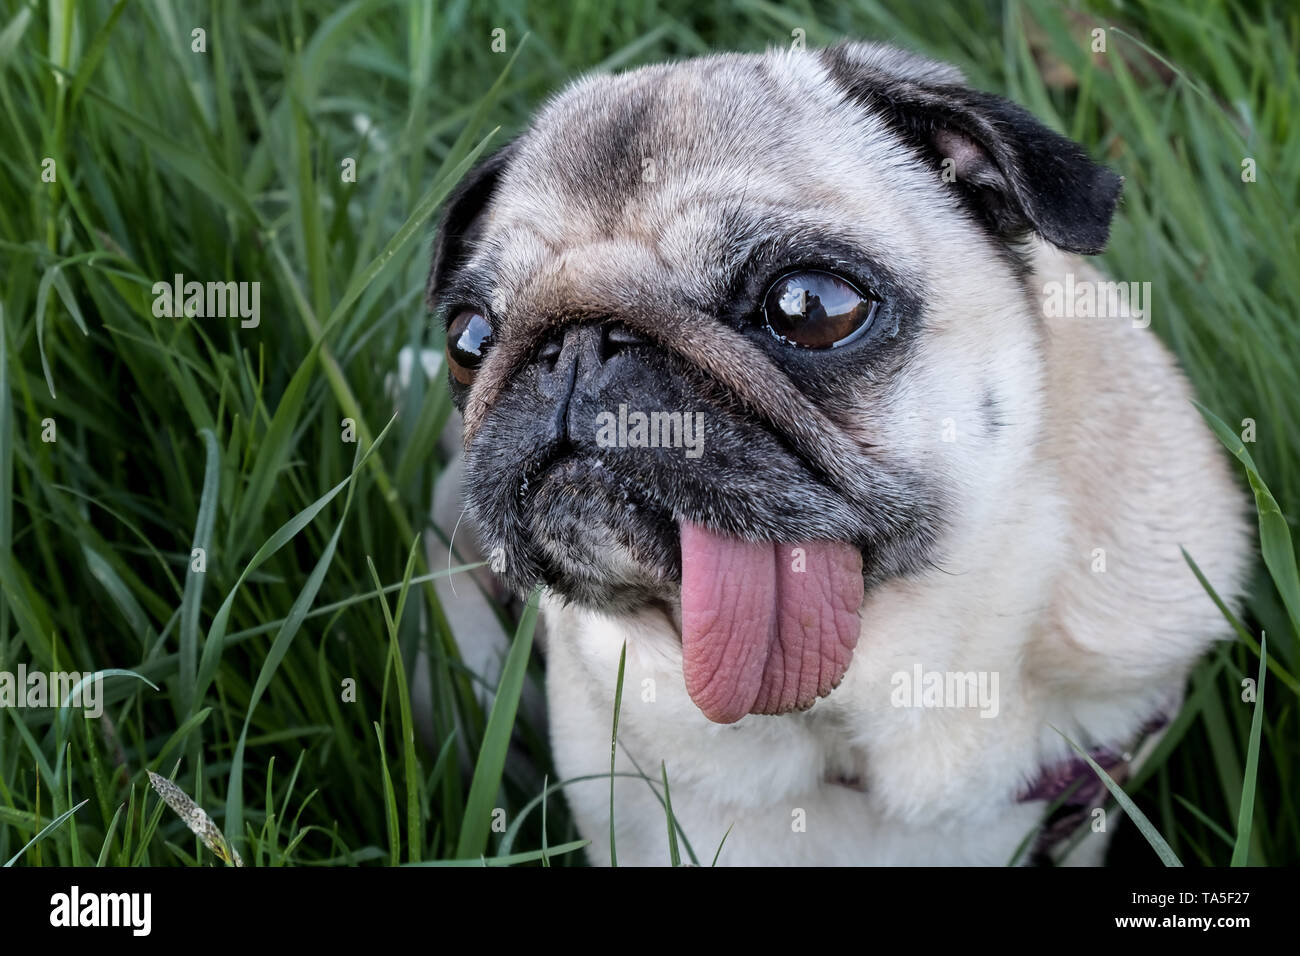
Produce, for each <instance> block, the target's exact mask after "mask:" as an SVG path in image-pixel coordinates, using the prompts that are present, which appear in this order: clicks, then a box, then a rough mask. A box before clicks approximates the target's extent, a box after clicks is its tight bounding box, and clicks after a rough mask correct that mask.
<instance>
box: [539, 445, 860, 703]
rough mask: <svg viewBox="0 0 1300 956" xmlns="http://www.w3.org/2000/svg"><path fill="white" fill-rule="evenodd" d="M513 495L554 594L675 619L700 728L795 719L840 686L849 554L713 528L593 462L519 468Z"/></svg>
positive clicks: (856, 605)
mask: <svg viewBox="0 0 1300 956" xmlns="http://www.w3.org/2000/svg"><path fill="white" fill-rule="evenodd" d="M520 492H521V494H524V495H526V497H527V510H526V515H527V517H528V521H529V523H530V526H531V527H532V528H533V531H534V536H535V541H536V543H537V545H538V548H539V550H540V551H541V552H542V553H543V555H544V556H545V558H546V559H547V560H548V562H549V563H550V564H551V565H552V568H551V569H550V573H548V575H547V576H548V577H549V578H551V580H552V581H553V582H556V583H558V584H559V585H560V589H561V590H565V589H567V590H568V591H569V592H570V593H571V594H576V595H578V596H581V593H582V591H583V589H584V588H589V587H595V586H600V587H602V588H604V589H605V590H606V602H605V603H606V604H607V605H608V604H617V603H619V602H620V601H623V600H627V599H630V598H631V596H632V595H635V594H639V595H640V596H641V597H642V601H641V603H660V604H666V605H667V606H668V607H669V608H670V612H671V610H672V609H675V608H680V614H679V615H674V614H673V613H669V614H668V618H669V620H670V621H673V622H674V624H678V623H679V624H680V634H679V636H680V638H681V641H682V658H683V669H684V673H685V679H686V689H687V692H688V693H689V694H690V696H691V699H692V700H693V701H694V702H695V704H696V706H697V707H699V709H700V710H701V712H702V713H703V714H704V715H705V716H706V717H708V718H709V719H710V720H712V721H714V722H716V723H724V724H727V723H733V722H735V721H737V720H739V719H741V718H742V717H744V716H746V715H747V714H783V713H788V712H791V711H797V710H805V709H807V708H808V707H810V706H812V704H813V703H814V702H816V700H817V699H818V698H820V697H824V696H826V695H827V694H829V693H830V692H831V691H832V690H834V689H835V687H836V686H838V684H839V682H840V680H841V679H842V678H843V676H844V673H845V671H846V670H847V669H848V666H849V663H850V662H851V660H852V656H853V649H854V647H855V645H856V643H857V640H858V634H859V631H860V627H861V624H860V618H859V609H860V607H861V605H862V601H863V597H864V586H863V576H862V553H861V551H860V550H859V548H858V547H857V546H856V545H853V544H850V543H847V542H842V541H789V542H783V541H750V540H745V539H742V538H739V537H735V536H732V535H729V534H726V533H723V532H721V531H718V530H714V529H711V528H710V527H708V526H707V525H706V524H705V523H702V522H700V521H699V520H698V516H686V515H683V514H680V513H678V511H677V509H675V508H674V507H672V506H669V505H667V504H665V503H663V502H662V501H659V500H658V499H657V498H656V496H655V495H654V494H653V493H651V492H650V491H649V490H648V489H647V488H646V487H645V486H644V485H642V484H641V483H639V482H637V481H635V480H634V479H632V478H630V477H628V476H626V475H624V474H621V473H619V472H616V471H615V470H614V469H612V468H611V467H609V465H608V463H607V462H606V461H604V460H602V459H601V458H600V457H597V456H593V455H589V454H587V455H573V454H569V455H565V456H562V457H559V458H557V459H552V460H551V461H549V462H545V463H542V464H541V467H537V468H532V469H526V471H525V477H524V479H523V481H522V482H521V488H520ZM557 515H558V516H561V517H560V518H557ZM693 518H695V519H696V520H693Z"/></svg>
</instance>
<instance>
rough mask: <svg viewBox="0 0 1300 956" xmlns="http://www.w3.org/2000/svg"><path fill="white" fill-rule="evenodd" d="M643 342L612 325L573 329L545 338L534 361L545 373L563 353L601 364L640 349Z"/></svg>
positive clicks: (623, 327)
mask: <svg viewBox="0 0 1300 956" xmlns="http://www.w3.org/2000/svg"><path fill="white" fill-rule="evenodd" d="M645 342H646V340H645V339H644V338H643V337H642V336H640V335H638V334H637V333H635V332H633V331H632V330H631V329H629V328H626V327H625V326H622V325H619V324H617V323H614V322H606V323H603V324H601V325H595V326H592V325H575V326H569V327H567V328H564V329H560V330H558V331H557V332H556V333H555V334H552V335H551V336H550V337H548V338H547V339H546V341H544V342H543V343H542V346H541V348H540V349H538V352H537V357H538V358H539V359H540V360H541V361H542V362H543V364H544V366H545V367H546V368H547V369H550V370H554V369H555V367H556V364H557V363H558V362H559V360H560V357H561V356H562V355H564V353H565V351H566V350H570V351H572V353H573V354H574V355H575V356H578V355H580V354H581V353H582V352H584V351H585V352H587V353H588V355H590V356H592V357H594V358H595V359H597V360H598V361H599V362H601V363H604V362H607V361H609V360H610V359H611V358H613V357H614V356H615V355H617V354H618V353H619V352H620V351H622V350H623V349H625V348H627V347H628V346H631V345H644V344H645ZM584 346H586V347H585V348H584Z"/></svg>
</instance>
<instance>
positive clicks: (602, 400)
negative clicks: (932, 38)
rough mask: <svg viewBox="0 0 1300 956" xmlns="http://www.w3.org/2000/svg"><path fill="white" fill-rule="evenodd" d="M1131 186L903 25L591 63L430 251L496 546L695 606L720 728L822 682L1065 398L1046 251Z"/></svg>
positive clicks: (689, 626) (599, 604)
mask: <svg viewBox="0 0 1300 956" xmlns="http://www.w3.org/2000/svg"><path fill="white" fill-rule="evenodd" d="M1119 189H1120V181H1119V179H1118V177H1117V176H1115V175H1114V174H1113V173H1111V172H1109V171H1107V170H1105V169H1104V168H1102V167H1099V166H1097V165H1095V164H1094V163H1093V162H1091V161H1090V160H1089V159H1088V158H1087V156H1086V155H1085V154H1084V152H1083V151H1082V150H1081V149H1080V148H1079V147H1078V146H1076V145H1075V144H1073V143H1072V142H1070V141H1068V140H1066V139H1063V138H1062V137H1060V136H1058V135H1057V134H1055V133H1053V132H1051V131H1050V130H1048V129H1047V128H1045V127H1044V126H1042V125H1041V124H1040V123H1038V122H1037V121H1036V120H1034V119H1033V118H1032V117H1031V116H1030V115H1029V114H1028V113H1026V112H1025V111H1024V110H1022V109H1020V108H1019V107H1017V106H1015V105H1013V104H1011V103H1009V102H1006V101H1005V100H1002V99H999V98H997V97H994V96H991V95H989V94H986V93H981V92H978V91H976V90H973V89H970V88H969V87H968V86H966V85H965V84H964V82H963V80H962V78H961V76H960V74H958V73H957V71H955V70H954V69H953V68H951V67H947V66H943V65H941V64H936V63H933V62H931V61H928V60H924V59H922V58H919V57H916V56H913V55H910V54H906V53H902V52H900V51H897V50H894V49H891V48H887V47H880V46H874V45H864V44H849V45H841V46H838V47H834V48H830V49H826V50H821V51H817V52H789V53H783V52H773V53H768V54H763V55H724V56H713V57H707V58H703V59H698V60H689V61H686V62H683V63H679V64H675V65H668V66H656V67H648V68H643V69H639V70H635V71H633V72H629V73H626V74H622V75H617V76H595V77H589V78H586V79H583V80H581V81H579V82H577V83H576V84H574V85H573V86H571V87H570V88H569V89H567V90H566V91H565V92H563V93H561V94H560V95H559V96H558V97H556V98H555V99H553V100H552V101H551V102H550V103H549V104H548V105H547V106H546V107H545V108H543V109H542V110H541V112H540V114H539V115H538V116H537V118H536V120H535V122H534V123H533V124H532V126H531V127H530V128H529V129H528V130H527V131H526V132H525V133H524V134H523V135H522V136H520V137H519V138H518V139H517V140H515V141H514V142H512V143H511V144H509V145H508V146H506V147H505V148H503V149H501V150H500V151H499V152H497V153H496V154H495V155H493V156H492V157H491V158H489V159H488V160H486V161H484V162H483V163H482V164H481V165H480V166H479V167H478V168H477V169H476V170H474V171H473V172H472V173H471V174H470V175H469V176H468V177H467V178H466V180H465V181H464V183H463V184H462V185H461V187H460V188H459V190H458V191H457V193H456V194H455V195H454V196H453V197H452V199H451V200H450V202H449V204H448V207H447V210H446V212H445V214H444V217H443V221H442V224H441V227H440V229H439V233H438V236H437V239H436V242H435V249H434V256H433V264H432V268H431V272H430V277H429V297H430V303H431V305H433V306H434V307H435V308H437V309H438V310H439V312H440V314H441V315H442V316H443V317H444V320H445V322H446V323H447V342H448V365H449V369H450V373H451V389H452V394H453V397H454V400H455V402H456V404H457V406H458V407H459V408H461V410H462V411H463V413H464V420H465V434H464V438H465V448H466V460H465V495H466V505H467V511H468V515H469V517H470V519H471V520H472V522H473V524H474V525H475V526H476V527H477V529H478V531H479V533H480V535H481V537H482V539H483V544H484V546H485V550H490V551H492V552H493V553H494V555H495V556H496V558H497V562H496V563H497V566H499V567H501V568H502V569H503V572H502V573H503V574H504V575H505V577H506V578H507V580H508V581H509V582H510V583H511V584H512V586H513V587H515V588H516V589H519V590H526V589H528V588H529V587H531V586H532V585H534V584H536V583H539V582H540V583H543V584H545V585H546V586H547V587H549V588H551V589H552V590H553V591H554V592H556V593H557V594H559V595H561V596H563V597H565V598H567V599H570V600H572V601H576V602H580V603H582V604H584V605H587V606H591V607H594V608H599V609H603V610H606V611H609V612H611V613H618V612H626V611H629V610H634V609H638V608H641V607H644V606H646V605H648V604H659V605H662V606H664V607H666V608H669V609H670V611H671V613H672V614H673V615H675V614H676V611H677V610H678V609H680V626H681V629H682V638H683V654H684V663H685V671H686V680H687V685H688V689H690V691H691V694H692V697H693V699H694V700H695V701H696V703H697V704H699V705H700V707H701V709H702V710H703V711H704V712H705V714H706V715H708V716H709V717H711V718H712V719H714V720H719V721H731V720H736V719H738V718H739V717H740V716H743V715H744V714H746V713H780V712H784V711H788V710H793V709H799V708H804V707H807V706H809V705H810V704H811V703H812V702H813V701H814V700H816V699H817V697H818V696H822V695H824V694H826V693H828V692H829V691H830V690H831V689H832V688H833V687H834V686H835V684H836V683H837V682H838V681H839V679H840V677H841V676H842V675H843V673H844V670H845V668H847V666H848V662H849V660H850V658H851V655H852V649H853V645H854V643H855V642H856V640H857V635H858V632H859V629H860V621H859V618H858V610H859V607H860V606H861V604H862V600H863V595H864V593H865V591H866V590H867V589H870V588H871V587H873V586H874V585H876V584H878V583H879V582H881V581H884V580H887V579H889V578H893V577H896V576H900V575H906V574H909V573H912V572H915V571H917V570H918V569H921V568H923V567H925V566H927V565H932V564H934V563H935V562H936V561H937V560H939V559H940V558H941V551H942V543H943V540H944V536H945V535H946V534H949V533H952V531H953V529H954V528H956V529H959V530H960V529H966V530H971V529H974V530H977V529H978V522H979V514H980V512H981V509H982V508H984V507H985V506H986V505H987V502H988V501H989V500H990V499H989V498H988V496H989V495H995V494H996V493H997V490H998V488H999V487H1000V483H1005V482H1008V481H1011V480H1013V478H1014V470H1015V467H1016V464H1017V462H1018V460H1019V455H1020V454H1021V449H1023V447H1024V446H1025V444H1026V443H1028V442H1032V441H1033V440H1034V438H1035V435H1036V431H1037V428H1038V419H1039V406H1040V401H1041V399H1040V394H1039V389H1040V387H1041V359H1040V352H1039V336H1040V335H1041V330H1040V329H1039V328H1038V325H1037V323H1036V321H1035V318H1034V316H1035V314H1036V312H1037V309H1036V308H1035V307H1034V305H1033V301H1032V298H1031V294H1030V292H1029V291H1028V289H1027V286H1026V278H1027V272H1028V266H1027V262H1028V259H1029V257H1030V255H1031V250H1032V248H1033V246H1034V244H1035V243H1041V242H1046V243H1050V244H1052V245H1055V246H1057V247H1059V248H1061V249H1064V250H1067V251H1072V252H1080V253H1094V252H1097V251H1099V250H1100V249H1101V248H1102V246H1103V245H1104V243H1105V241H1106V237H1107V232H1108V229H1109V222H1110V218H1111V214H1112V212H1113V209H1114V206H1115V202H1116V200H1117V197H1118V194H1119ZM958 438H961V439H962V440H958ZM674 619H676V618H675V617H674Z"/></svg>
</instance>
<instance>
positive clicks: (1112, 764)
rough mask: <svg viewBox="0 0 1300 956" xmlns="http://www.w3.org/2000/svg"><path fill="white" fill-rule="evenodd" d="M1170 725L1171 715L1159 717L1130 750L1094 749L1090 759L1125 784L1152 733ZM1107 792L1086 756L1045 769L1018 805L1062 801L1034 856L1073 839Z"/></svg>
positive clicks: (1047, 823) (1091, 750) (1139, 736)
mask: <svg viewBox="0 0 1300 956" xmlns="http://www.w3.org/2000/svg"><path fill="white" fill-rule="evenodd" d="M1168 723H1169V717H1168V715H1167V714H1163V713H1162V714H1157V715H1156V716H1154V717H1152V718H1150V719H1149V720H1147V722H1146V723H1144V724H1143V725H1142V727H1141V729H1140V730H1139V731H1138V733H1137V739H1136V740H1135V741H1134V744H1133V746H1132V747H1131V748H1129V749H1128V750H1124V751H1119V750H1116V749H1115V748H1113V747H1090V748H1088V756H1089V757H1091V758H1092V759H1093V760H1094V761H1096V763H1097V766H1099V767H1101V769H1103V770H1105V771H1106V773H1107V774H1109V775H1110V777H1111V779H1112V780H1114V781H1115V782H1116V783H1119V784H1123V783H1124V781H1126V780H1127V779H1128V776H1129V771H1130V770H1131V767H1130V764H1131V763H1132V761H1133V755H1134V754H1136V753H1137V751H1138V750H1139V749H1140V748H1141V746H1142V745H1143V744H1144V743H1145V742H1146V741H1147V739H1148V738H1149V737H1150V736H1151V735H1152V734H1154V733H1156V732H1157V731H1159V730H1162V729H1163V728H1164V727H1165V726H1167V725H1168ZM1107 792H1108V791H1107V790H1106V785H1105V784H1104V783H1103V782H1102V780H1101V777H1099V776H1097V774H1096V772H1095V771H1094V770H1093V769H1092V767H1090V766H1088V762H1087V761H1086V760H1084V759H1083V758H1082V757H1068V758H1066V759H1065V760H1062V761H1060V762H1059V763H1055V764H1052V765H1051V766H1049V767H1044V768H1043V769H1042V771H1041V772H1040V773H1039V775H1038V779H1036V780H1035V781H1034V783H1033V784H1032V785H1031V786H1030V787H1029V788H1028V789H1026V790H1024V791H1023V792H1022V793H1021V794H1020V796H1018V797H1017V798H1016V802H1017V803H1033V802H1034V801H1036V800H1046V801H1047V802H1048V803H1054V802H1056V801H1057V800H1061V805H1060V807H1058V808H1057V810H1056V812H1054V813H1053V814H1052V815H1051V817H1049V818H1048V820H1047V821H1046V823H1045V825H1044V827H1043V831H1042V832H1041V833H1040V834H1039V836H1038V840H1037V842H1036V843H1035V844H1034V853H1033V855H1034V857H1035V858H1038V859H1043V858H1044V857H1045V856H1046V854H1047V853H1048V852H1049V851H1050V850H1051V849H1052V848H1054V847H1055V846H1057V845H1058V844H1060V843H1062V842H1063V841H1064V840H1065V839H1066V838H1067V837H1069V836H1070V834H1071V833H1073V832H1074V831H1075V829H1076V828H1077V827H1078V826H1079V824H1081V823H1082V822H1083V821H1084V820H1085V819H1086V818H1087V816H1088V814H1089V813H1090V812H1091V811H1092V810H1093V809H1094V808H1095V807H1099V806H1101V805H1102V804H1103V803H1104V802H1105V798H1106V794H1107Z"/></svg>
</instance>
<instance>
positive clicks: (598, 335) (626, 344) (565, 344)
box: [537, 322, 646, 443]
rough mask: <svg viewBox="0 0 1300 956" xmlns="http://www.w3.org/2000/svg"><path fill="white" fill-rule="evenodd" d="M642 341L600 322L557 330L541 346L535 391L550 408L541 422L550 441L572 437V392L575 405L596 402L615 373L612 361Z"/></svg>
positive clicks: (624, 328)
mask: <svg viewBox="0 0 1300 956" xmlns="http://www.w3.org/2000/svg"><path fill="white" fill-rule="evenodd" d="M645 341H646V340H645V339H644V338H642V337H641V336H640V335H638V334H637V333H635V332H633V331H631V330H630V329H628V328H626V327H625V326H622V325H619V324H618V323H616V322H604V323H601V324H599V325H574V326H569V327H567V328H564V329H562V330H557V332H556V333H555V334H553V335H552V336H551V337H550V338H548V339H547V340H546V341H545V342H543V343H542V346H541V348H540V349H539V350H538V353H537V358H538V363H537V364H538V378H537V389H538V392H539V393H540V394H541V397H542V399H543V400H544V401H545V403H546V405H547V407H548V408H549V409H550V413H549V414H548V416H547V419H548V420H547V421H546V422H545V423H544V427H545V428H546V430H547V433H548V434H547V437H548V438H549V439H550V440H552V441H556V442H559V443H564V442H566V441H569V440H571V439H572V438H573V437H574V436H573V435H572V431H573V428H574V427H575V426H574V422H573V420H572V419H573V415H572V414H571V411H572V409H571V405H572V404H573V402H574V401H575V393H577V394H578V397H577V399H576V401H577V402H578V404H579V405H585V404H586V403H588V402H591V401H594V400H597V399H598V396H599V395H600V394H601V393H602V392H603V389H604V383H605V382H606V381H607V380H608V379H609V378H610V376H611V374H616V373H617V370H616V368H615V367H614V365H613V364H611V363H612V360H613V359H614V358H615V357H616V356H618V355H619V353H621V352H623V351H625V350H627V349H629V348H632V347H633V346H636V345H642V344H644V343H645Z"/></svg>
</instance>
